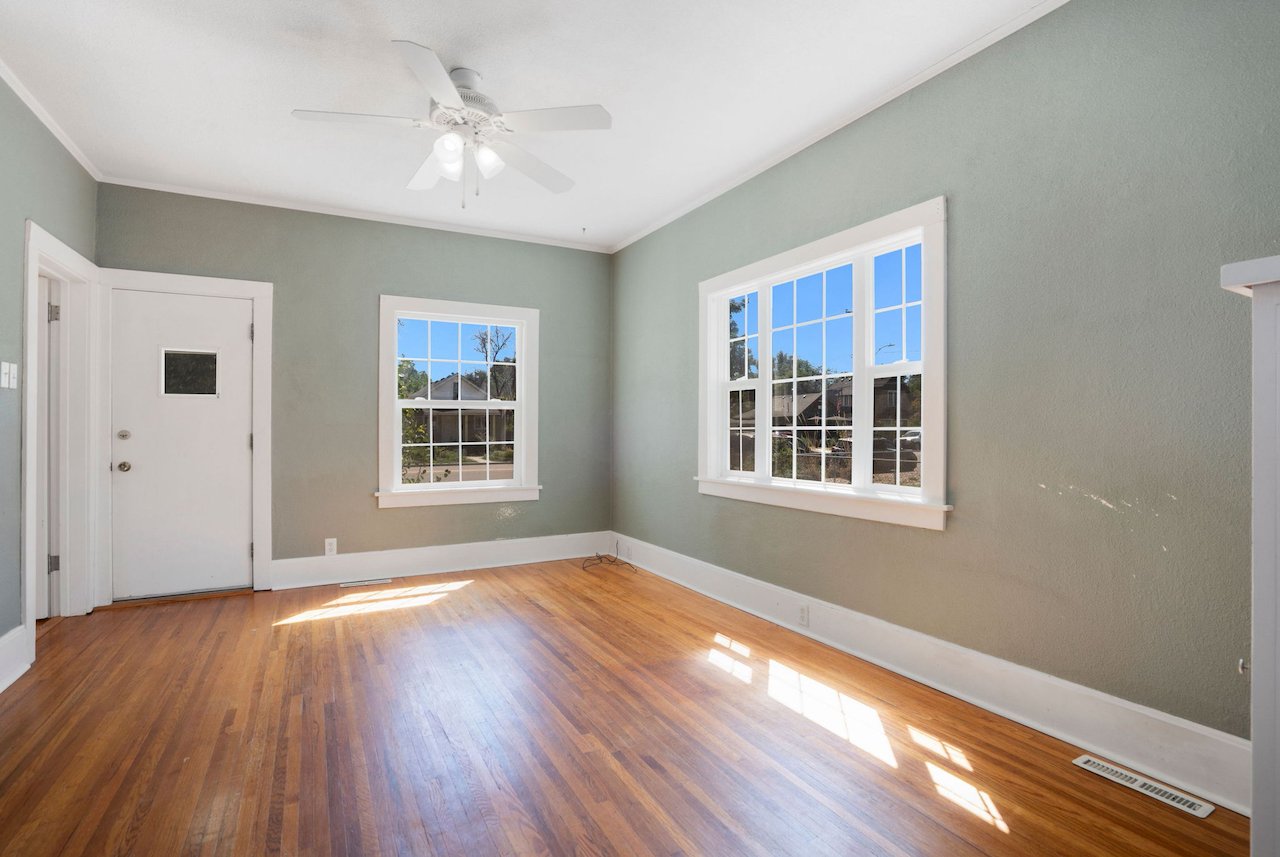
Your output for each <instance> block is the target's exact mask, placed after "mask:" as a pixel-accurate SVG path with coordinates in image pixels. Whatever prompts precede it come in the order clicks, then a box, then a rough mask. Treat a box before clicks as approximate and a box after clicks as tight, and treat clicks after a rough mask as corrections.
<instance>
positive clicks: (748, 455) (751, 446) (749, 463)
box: [742, 431, 756, 473]
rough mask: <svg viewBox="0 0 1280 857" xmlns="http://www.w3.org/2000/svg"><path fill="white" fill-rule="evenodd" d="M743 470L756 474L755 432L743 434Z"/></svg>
mask: <svg viewBox="0 0 1280 857" xmlns="http://www.w3.org/2000/svg"><path fill="white" fill-rule="evenodd" d="M742 469H743V470H744V471H746V472H747V473H754V472H755V469H756V433H755V432H754V431H744V432H743V433H742Z"/></svg>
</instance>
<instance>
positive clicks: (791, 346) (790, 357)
mask: <svg viewBox="0 0 1280 857" xmlns="http://www.w3.org/2000/svg"><path fill="white" fill-rule="evenodd" d="M795 347H796V334H795V331H794V330H792V329H791V328H789V327H788V328H787V329H786V330H775V331H774V332H773V377H775V378H790V377H792V373H793V372H794V371H795Z"/></svg>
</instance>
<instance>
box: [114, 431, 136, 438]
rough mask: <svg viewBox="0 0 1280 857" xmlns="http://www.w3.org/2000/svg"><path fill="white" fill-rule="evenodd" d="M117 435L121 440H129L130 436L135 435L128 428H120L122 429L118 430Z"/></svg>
mask: <svg viewBox="0 0 1280 857" xmlns="http://www.w3.org/2000/svg"><path fill="white" fill-rule="evenodd" d="M116 437H118V438H120V439H121V440H128V439H129V438H131V437H133V435H131V434H129V430H128V429H120V431H118V432H116Z"/></svg>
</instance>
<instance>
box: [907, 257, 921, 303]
mask: <svg viewBox="0 0 1280 857" xmlns="http://www.w3.org/2000/svg"><path fill="white" fill-rule="evenodd" d="M906 255H907V301H908V302H911V301H918V300H920V294H921V289H920V245H919V244H912V245H911V246H910V247H908V248H907V250H906Z"/></svg>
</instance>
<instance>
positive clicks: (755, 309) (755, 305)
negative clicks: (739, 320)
mask: <svg viewBox="0 0 1280 857" xmlns="http://www.w3.org/2000/svg"><path fill="white" fill-rule="evenodd" d="M759 304H760V299H759V297H758V296H757V295H756V293H755V292H748V293H747V336H754V335H755V334H757V333H759V332H760V305H759Z"/></svg>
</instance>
